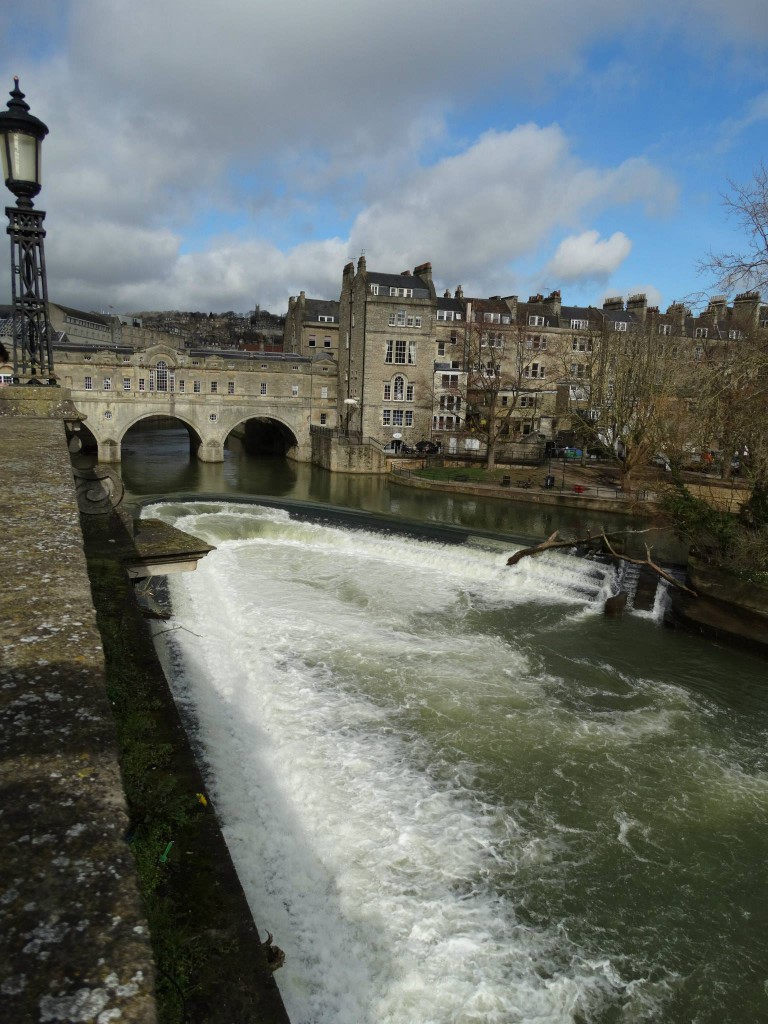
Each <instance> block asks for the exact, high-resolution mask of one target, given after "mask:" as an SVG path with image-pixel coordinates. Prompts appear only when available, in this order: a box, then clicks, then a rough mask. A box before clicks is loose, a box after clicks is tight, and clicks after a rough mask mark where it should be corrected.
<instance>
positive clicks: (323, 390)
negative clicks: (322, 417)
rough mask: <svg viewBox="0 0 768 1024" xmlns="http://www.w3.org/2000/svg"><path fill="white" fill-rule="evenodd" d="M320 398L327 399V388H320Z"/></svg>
mask: <svg viewBox="0 0 768 1024" xmlns="http://www.w3.org/2000/svg"><path fill="white" fill-rule="evenodd" d="M320 397H321V398H327V397H328V388H327V387H322V388H320Z"/></svg>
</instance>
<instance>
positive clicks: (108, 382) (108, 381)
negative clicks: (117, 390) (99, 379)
mask: <svg viewBox="0 0 768 1024" xmlns="http://www.w3.org/2000/svg"><path fill="white" fill-rule="evenodd" d="M104 390H105V391H111V390H112V378H111V377H105V378H104Z"/></svg>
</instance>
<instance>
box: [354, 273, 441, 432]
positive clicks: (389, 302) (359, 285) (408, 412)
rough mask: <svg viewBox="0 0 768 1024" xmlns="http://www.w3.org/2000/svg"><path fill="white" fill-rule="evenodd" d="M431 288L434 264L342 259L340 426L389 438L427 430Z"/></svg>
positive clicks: (429, 428) (433, 314)
mask: <svg viewBox="0 0 768 1024" xmlns="http://www.w3.org/2000/svg"><path fill="white" fill-rule="evenodd" d="M435 322H436V296H435V287H434V284H433V283H432V266H431V264H429V263H424V264H422V265H421V266H418V267H416V268H415V269H414V270H413V271H409V270H406V271H404V272H403V273H401V274H390V273H380V272H378V271H369V270H368V269H367V266H366V260H365V257H364V256H361V257H360V259H359V260H358V262H357V271H355V266H354V264H353V263H348V264H347V265H346V266H345V267H344V272H343V275H342V287H341V297H340V310H339V338H340V355H339V385H338V394H339V401H340V408H341V406H343V407H344V412H343V414H342V415H343V423H342V426H343V428H344V429H345V430H348V431H353V432H355V433H358V434H361V435H362V436H364V437H371V438H373V439H374V440H376V441H378V442H380V443H382V444H388V443H390V442H391V441H393V439H395V435H396V434H399V435H400V436H401V438H402V440H403V441H404V442H405V443H407V444H415V443H417V442H418V441H419V440H421V439H426V438H429V437H430V434H431V431H432V414H433V405H434V401H433V387H434V373H435V370H434V361H435V353H436V344H435Z"/></svg>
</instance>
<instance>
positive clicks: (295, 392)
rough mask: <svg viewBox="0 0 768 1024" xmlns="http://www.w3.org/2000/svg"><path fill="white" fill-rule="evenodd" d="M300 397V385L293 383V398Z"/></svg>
mask: <svg viewBox="0 0 768 1024" xmlns="http://www.w3.org/2000/svg"><path fill="white" fill-rule="evenodd" d="M298 397H299V385H298V384H291V398H298Z"/></svg>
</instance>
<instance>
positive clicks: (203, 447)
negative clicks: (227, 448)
mask: <svg viewBox="0 0 768 1024" xmlns="http://www.w3.org/2000/svg"><path fill="white" fill-rule="evenodd" d="M195 454H196V455H197V458H198V459H199V461H200V462H223V461H224V444H223V442H221V441H214V440H210V441H203V442H202V443H201V444H199V445H198V447H197V451H196V452H195Z"/></svg>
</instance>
